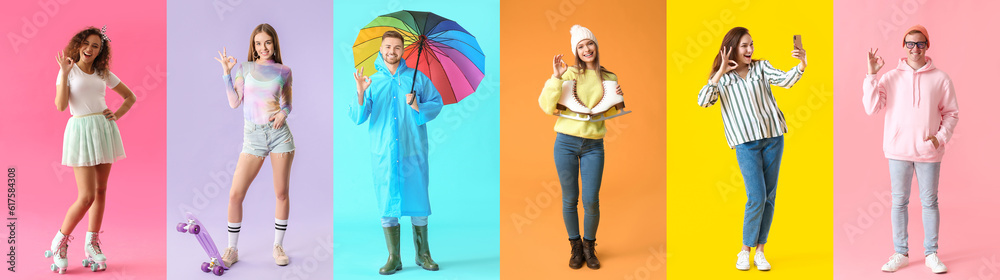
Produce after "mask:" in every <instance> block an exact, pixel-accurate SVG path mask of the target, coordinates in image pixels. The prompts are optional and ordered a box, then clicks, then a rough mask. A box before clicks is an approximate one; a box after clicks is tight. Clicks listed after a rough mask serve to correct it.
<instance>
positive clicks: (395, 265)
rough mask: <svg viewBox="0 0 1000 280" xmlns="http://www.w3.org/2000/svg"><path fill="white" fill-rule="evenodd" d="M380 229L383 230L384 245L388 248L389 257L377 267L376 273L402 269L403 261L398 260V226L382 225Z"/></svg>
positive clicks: (385, 273) (383, 273)
mask: <svg viewBox="0 0 1000 280" xmlns="http://www.w3.org/2000/svg"><path fill="white" fill-rule="evenodd" d="M382 231H384V232H385V247H387V248H388V249H389V259H387V260H385V265H383V266H382V268H379V269H378V274H382V275H390V274H393V273H396V271H400V270H402V269H403V262H402V261H400V260H399V226H398V225H397V226H394V227H383V228H382Z"/></svg>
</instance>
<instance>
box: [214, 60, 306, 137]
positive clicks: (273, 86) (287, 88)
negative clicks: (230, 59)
mask: <svg viewBox="0 0 1000 280" xmlns="http://www.w3.org/2000/svg"><path fill="white" fill-rule="evenodd" d="M222 78H223V80H225V82H226V95H228V96H229V106H230V107H233V108H236V107H238V106H240V104H243V119H244V120H245V121H248V122H253V123H255V124H266V123H268V122H269V121H268V119H270V118H271V116H272V115H274V114H277V113H278V112H279V111H283V112H284V113H285V115H288V114H289V113H291V112H292V69H291V68H288V66H285V65H282V64H278V63H273V62H270V61H268V62H267V63H264V64H258V63H255V62H252V61H244V62H242V63H240V65H238V66H236V67H234V69H233V75H232V76H230V75H223V76H222Z"/></svg>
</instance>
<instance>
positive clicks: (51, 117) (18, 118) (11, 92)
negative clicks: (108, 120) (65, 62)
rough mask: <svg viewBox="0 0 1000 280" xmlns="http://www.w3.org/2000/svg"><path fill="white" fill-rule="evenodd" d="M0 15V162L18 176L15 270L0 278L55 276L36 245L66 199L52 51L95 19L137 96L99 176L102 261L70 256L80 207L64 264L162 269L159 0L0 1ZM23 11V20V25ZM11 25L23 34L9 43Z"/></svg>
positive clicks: (74, 268)
mask: <svg viewBox="0 0 1000 280" xmlns="http://www.w3.org/2000/svg"><path fill="white" fill-rule="evenodd" d="M60 2H65V3H60ZM0 15H2V16H0V18H2V19H3V20H2V21H0V31H2V32H3V35H4V36H3V38H4V40H3V42H2V43H0V53H3V54H4V55H3V57H4V58H3V62H4V63H3V64H4V65H5V67H2V68H0V77H2V79H3V82H4V90H3V102H0V116H2V117H3V120H4V121H3V122H2V124H0V131H3V132H2V133H3V134H2V135H3V137H0V147H3V149H0V166H2V167H4V168H5V169H6V168H7V167H10V166H16V167H17V176H18V178H17V179H18V188H17V198H18V201H17V207H18V208H17V217H18V228H17V266H16V268H17V272H16V273H10V272H9V271H6V269H5V270H4V271H2V272H0V278H3V279H11V278H14V279H40V278H41V279H47V278H58V275H55V274H54V273H52V272H51V271H49V264H51V259H46V258H43V256H42V252H43V251H45V250H46V249H47V248H48V247H49V245H50V242H51V241H52V237H53V236H54V235H55V232H56V230H57V229H58V228H59V226H60V225H61V223H62V220H63V217H64V216H65V214H66V210H67V209H68V208H69V206H70V204H72V203H73V201H74V200H75V199H76V182H75V180H74V176H73V169H72V168H69V167H65V166H62V165H60V162H61V155H62V137H63V131H64V129H65V127H66V120H67V119H69V118H70V113H69V110H66V111H64V112H59V111H57V110H56V109H55V106H54V103H53V100H54V98H55V90H54V88H55V87H54V85H55V79H56V78H55V77H56V75H57V73H58V71H59V69H58V66H57V65H56V63H55V55H56V53H57V52H58V51H60V50H62V49H63V48H64V47H65V46H66V43H67V42H68V41H69V39H70V37H71V36H72V35H73V34H75V32H77V31H79V30H81V29H83V28H84V27H87V26H90V25H93V26H96V27H98V28H100V27H101V26H102V25H105V24H106V25H108V35H109V36H110V37H111V40H112V42H111V48H112V52H113V53H112V61H111V70H112V72H114V73H115V74H116V75H117V76H118V77H119V78H121V80H122V81H123V82H124V83H125V84H127V85H128V86H129V87H130V88H131V89H132V91H133V92H135V94H136V96H137V100H138V101H137V102H136V104H135V105H134V106H133V107H132V110H131V111H129V113H128V114H127V115H125V117H124V118H123V119H121V120H120V121H118V125H119V128H120V129H121V133H122V140H123V141H124V143H125V153H126V155H127V158H126V159H124V160H122V161H120V162H118V163H115V164H114V167H113V168H112V171H111V178H110V182H109V183H108V185H109V187H108V202H107V206H106V207H107V208H106V210H105V217H104V225H103V230H104V234H103V235H102V238H101V240H102V243H103V246H102V248H103V250H104V252H105V254H106V255H107V256H108V258H109V262H108V270H107V271H104V272H98V273H93V272H90V270H89V269H86V268H84V267H83V266H82V265H81V264H80V260H82V259H83V244H84V242H83V240H84V237H85V233H86V231H87V220H86V219H87V218H86V217H84V220H83V221H81V223H80V224H79V225H78V226H77V227H76V229H75V230H74V232H73V233H72V235H73V236H74V237H75V238H76V239H75V240H74V241H72V242H71V243H70V248H69V249H70V250H69V254H68V257H69V270H68V271H67V274H72V275H76V276H78V277H74V278H77V279H81V278H82V279H163V278H165V275H166V262H165V258H166V254H165V249H166V248H165V247H166V245H165V236H164V234H165V233H166V231H164V230H163V224H164V222H165V220H164V218H165V213H164V211H165V209H166V207H165V204H164V203H165V200H164V194H165V190H166V188H165V185H166V178H165V174H166V151H165V147H166V143H165V139H166V135H165V134H166V129H165V127H166V121H165V115H166V106H165V104H166V95H165V92H166V77H165V75H166V74H165V73H166V66H167V65H166V7H165V2H164V1H102V3H94V2H90V1H54V0H41V1H8V2H5V5H4V8H3V9H0ZM25 20H27V21H29V22H32V23H30V24H29V25H28V26H29V27H28V29H25V26H26V24H25ZM32 28H34V29H32ZM25 31H27V32H25ZM15 34H16V36H23V37H24V38H25V39H26V42H25V43H23V44H21V43H17V44H15V43H12V42H11V40H10V37H11V36H15ZM107 92H108V93H107V100H108V105H109V107H110V108H111V109H112V110H114V109H117V108H118V106H119V105H120V104H121V102H122V98H121V97H120V96H119V95H118V94H116V93H115V92H114V91H111V90H108V91H107ZM3 217H4V219H6V218H7V217H8V216H7V214H6V213H5V214H4V215H3ZM6 235H7V234H4V236H6ZM4 247H5V248H6V246H4ZM6 252H7V250H6V249H5V250H4V253H5V254H4V255H6ZM5 259H6V258H5ZM6 267H7V265H6V264H4V268H6ZM11 276H13V277H11ZM65 276H67V275H64V276H63V277H65ZM63 279H64V278H63Z"/></svg>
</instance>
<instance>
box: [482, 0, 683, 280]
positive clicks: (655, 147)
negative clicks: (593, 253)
mask: <svg viewBox="0 0 1000 280" xmlns="http://www.w3.org/2000/svg"><path fill="white" fill-rule="evenodd" d="M576 2H582V3H579V4H576ZM665 11H666V5H665V2H664V1H649V2H648V3H630V4H629V5H621V4H615V3H611V2H601V1H572V0H530V1H525V0H513V1H502V2H501V3H500V40H501V43H500V49H501V54H500V55H501V56H502V57H503V59H502V60H501V62H500V79H501V80H500V90H501V93H502V94H501V97H500V112H501V115H502V118H501V119H500V138H501V139H500V140H501V141H500V182H501V185H500V188H501V191H500V230H501V233H500V250H501V251H500V252H501V254H500V264H501V269H500V275H501V277H502V278H504V279H508V278H509V279H569V277H572V279H664V278H665V277H666V260H667V256H666V224H665V221H666V205H665V203H666V202H665V201H666V183H665V182H666V177H665V175H664V170H666V160H665V158H666V132H665V128H666V98H665V95H666V87H665V82H664V77H665V74H664V73H665V72H664V71H665V68H664V67H665V62H666V56H665V53H664V51H663V49H664V48H665V46H666V38H664V35H663V34H665V33H666V18H665ZM573 24H580V25H583V26H584V27H587V28H589V29H590V30H591V31H592V32H593V33H594V35H595V36H596V37H597V41H598V46H599V55H600V58H601V64H602V65H603V66H605V67H606V68H607V69H608V70H610V71H612V72H615V73H616V74H617V75H618V78H619V83H620V84H621V87H622V90H623V91H624V92H625V99H626V105H627V107H626V109H628V110H632V111H633V113H631V114H629V115H626V116H623V117H619V118H616V119H612V120H610V121H608V122H607V128H608V133H607V135H606V136H605V138H604V141H605V143H604V144H605V167H604V178H603V180H602V185H601V193H600V205H601V221H600V227H599V228H598V231H597V244H598V246H597V254H598V257H599V258H600V260H601V263H602V268H601V269H600V270H596V271H592V270H590V269H588V268H586V267H584V268H581V269H580V270H573V269H570V268H569V267H568V265H567V263H568V261H569V255H570V254H569V253H570V246H569V242H568V241H567V235H566V229H565V226H563V221H562V194H561V190H560V187H559V179H558V176H557V175H556V168H555V163H554V162H553V158H552V147H553V145H554V143H555V136H556V134H555V132H554V131H553V129H552V128H553V125H554V124H555V121H556V117H554V116H551V115H548V114H545V113H544V112H542V110H541V109H540V108H539V107H538V95H539V93H541V91H542V87H543V85H544V83H545V80H546V79H548V77H549V76H551V75H552V57H553V56H554V55H556V54H564V55H565V56H566V57H565V58H564V60H566V62H567V63H568V64H574V63H575V62H574V61H575V59H574V58H573V56H572V55H573V54H572V53H570V49H571V43H570V34H569V28H570V27H571V26H573ZM583 213H584V212H583V207H582V204H581V206H580V208H579V214H580V217H581V221H580V227H581V234H582V232H583V221H582V217H583Z"/></svg>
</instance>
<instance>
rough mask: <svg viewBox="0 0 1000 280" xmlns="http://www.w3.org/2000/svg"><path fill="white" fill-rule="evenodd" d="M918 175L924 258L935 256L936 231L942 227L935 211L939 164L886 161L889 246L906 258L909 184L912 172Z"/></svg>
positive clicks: (911, 179) (938, 215) (939, 214)
mask: <svg viewBox="0 0 1000 280" xmlns="http://www.w3.org/2000/svg"><path fill="white" fill-rule="evenodd" d="M914 171H916V173H917V183H918V185H919V187H920V207H921V208H922V211H921V216H922V218H923V222H924V255H930V254H931V253H937V249H938V228H939V227H940V225H941V213H940V212H939V211H938V199H937V194H938V178H940V176H941V163H940V162H912V161H902V160H894V159H890V160H889V179H890V181H892V211H891V212H890V213H891V214H890V218H891V221H892V243H893V245H894V247H895V249H896V253H900V254H906V253H908V252H909V248H908V246H907V241H908V237H909V236H908V233H907V232H906V224H907V222H909V215H907V211H906V209H907V207H906V206H907V205H908V204H909V203H910V184H911V183H912V182H913V172H914Z"/></svg>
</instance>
